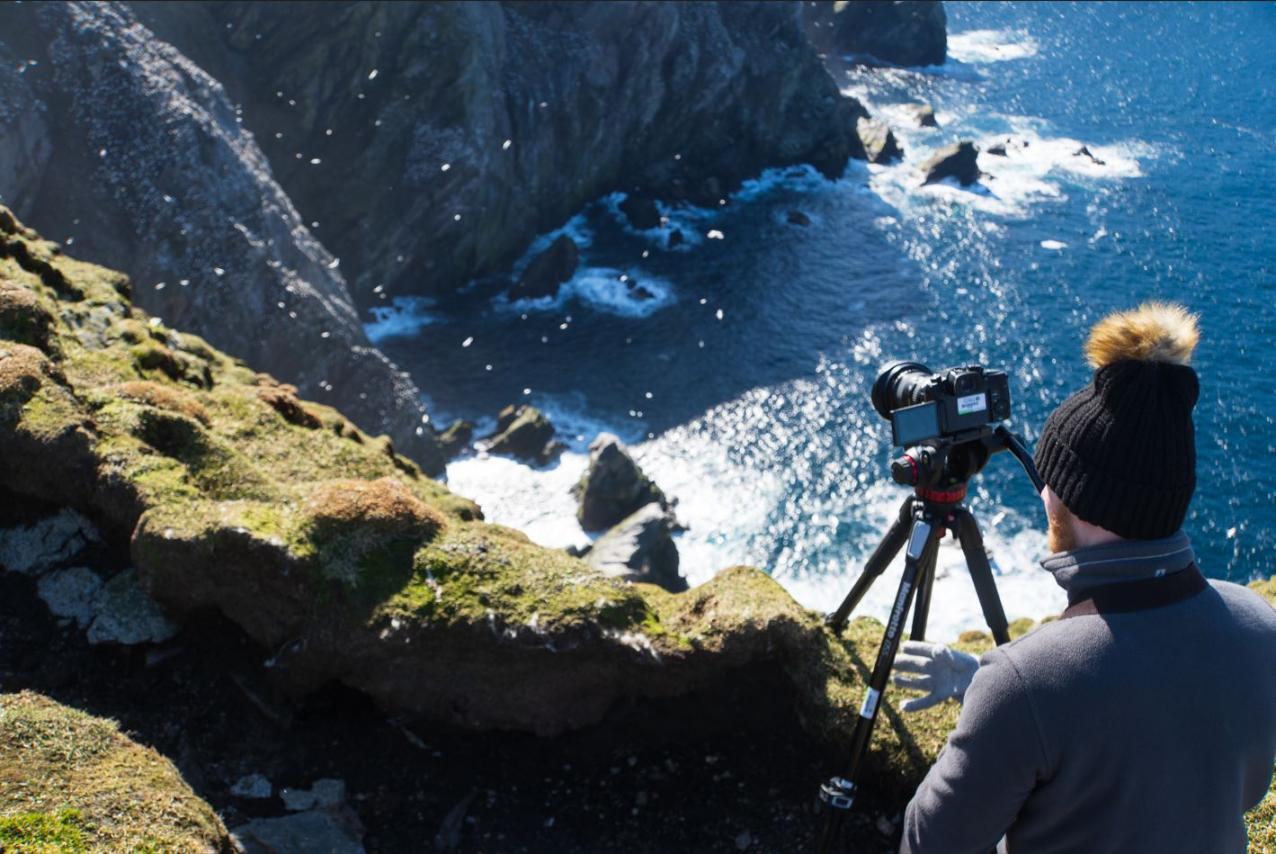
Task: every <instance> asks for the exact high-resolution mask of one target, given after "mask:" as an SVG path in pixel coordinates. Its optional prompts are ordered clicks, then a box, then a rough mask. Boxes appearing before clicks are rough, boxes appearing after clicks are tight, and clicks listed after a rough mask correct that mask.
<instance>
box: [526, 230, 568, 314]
mask: <svg viewBox="0 0 1276 854" xmlns="http://www.w3.org/2000/svg"><path fill="white" fill-rule="evenodd" d="M579 263H580V250H579V249H578V248H577V246H576V242H575V241H574V240H572V239H571V238H570V237H568V236H567V235H565V234H560V235H559V236H558V237H557V238H555V240H554V242H553V243H551V244H550V245H549V247H548V248H547V249H546V250H545V251H544V252H542V253H541V254H539V255H537V256H536V257H535V258H533V259H532V262H531V263H530V264H528V265H527V269H526V270H524V271H523V275H522V276H521V277H520V278H519V280H518V283H517V284H516V285H514V287H512V288H510V296H511V297H513V298H514V299H540V298H542V297H552V296H556V295H557V294H558V287H559V285H561V284H563V282H567V281H570V280H571V277H572V276H574V275H575V274H576V266H577V265H578V264H579Z"/></svg>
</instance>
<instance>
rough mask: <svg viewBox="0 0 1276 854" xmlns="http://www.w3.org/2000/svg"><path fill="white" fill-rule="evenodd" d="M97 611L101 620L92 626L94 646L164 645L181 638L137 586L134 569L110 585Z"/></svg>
mask: <svg viewBox="0 0 1276 854" xmlns="http://www.w3.org/2000/svg"><path fill="white" fill-rule="evenodd" d="M93 607H94V610H95V611H96V612H97V616H96V617H94V619H93V624H92V625H91V626H89V635H88V636H89V643H91V644H100V643H118V644H122V645H124V646H132V645H133V644H139V643H163V642H164V641H166V640H168V639H169V638H171V637H173V636H174V635H175V634H177V627H176V626H174V625H173V623H172V622H170V621H169V619H168V617H166V616H165V615H164V612H163V611H162V610H160V607H159V605H157V604H155V600H153V599H152V598H151V597H150V596H149V595H147V593H146V591H145V590H143V589H142V588H141V585H139V584H138V583H137V570H134V569H126V570H125V571H124V572H121V573H120V574H119V575H117V576H115V577H114V578H112V579H111V580H110V581H108V582H107V583H106V586H105V587H103V588H102V591H101V593H99V594H98V596H97V598H96V599H95V601H94V606H93Z"/></svg>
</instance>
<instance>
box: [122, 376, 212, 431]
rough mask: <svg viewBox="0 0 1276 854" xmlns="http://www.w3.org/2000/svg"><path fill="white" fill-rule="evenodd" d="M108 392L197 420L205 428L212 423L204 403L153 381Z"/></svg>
mask: <svg viewBox="0 0 1276 854" xmlns="http://www.w3.org/2000/svg"><path fill="white" fill-rule="evenodd" d="M106 392H107V393H108V394H110V393H113V394H115V395H118V396H119V397H122V398H124V399H125V400H131V401H133V402H134V403H144V404H146V405H147V406H154V407H156V408H158V409H167V410H168V411H170V412H179V413H181V414H182V415H185V416H187V417H188V418H193V419H195V420H196V421H198V422H199V423H200V424H203V425H204V426H205V427H207V426H209V425H210V424H211V423H212V421H211V420H210V419H209V417H208V410H207V409H205V408H204V405H203V404H202V403H200V402H199V401H198V400H196V399H195V398H194V397H193V396H192V395H190V394H188V393H187V392H185V391H182V390H181V389H179V388H176V387H174V386H170V385H161V384H159V383H157V382H152V381H151V380H134V381H132V382H126V383H120V384H119V385H116V386H111V387H109V388H107V389H106Z"/></svg>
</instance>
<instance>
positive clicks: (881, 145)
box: [855, 118, 904, 163]
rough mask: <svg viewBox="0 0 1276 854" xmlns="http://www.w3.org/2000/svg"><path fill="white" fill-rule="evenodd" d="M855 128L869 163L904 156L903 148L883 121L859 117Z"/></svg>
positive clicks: (886, 161) (887, 161)
mask: <svg viewBox="0 0 1276 854" xmlns="http://www.w3.org/2000/svg"><path fill="white" fill-rule="evenodd" d="M855 128H856V132H857V133H859V136H860V143H861V144H862V145H863V146H864V153H865V155H866V156H867V157H868V162H869V163H891V162H893V161H895V160H899V159H900V158H901V157H903V156H904V150H903V149H902V148H900V147H899V143H898V142H897V141H896V140H895V134H894V133H892V132H891V129H890V128H889V127H888V126H887V125H886V123H885V122H879V121H875V120H873V119H866V118H861V119H860V120H859V122H858V123H857V124H856V125H855Z"/></svg>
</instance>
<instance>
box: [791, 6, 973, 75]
mask: <svg viewBox="0 0 1276 854" xmlns="http://www.w3.org/2000/svg"><path fill="white" fill-rule="evenodd" d="M801 6H802V15H803V19H804V21H805V23H806V25H807V32H808V33H809V34H810V35H811V38H812V41H814V42H815V44H817V45H819V46H821V48H822V49H824V50H825V51H827V52H829V53H839V54H855V55H856V56H857V57H859V58H862V59H864V60H866V61H870V62H880V63H886V64H889V65H942V64H943V62H944V60H945V59H946V57H947V53H948V16H947V14H946V13H945V12H944V4H943V3H941V2H939V0H902V2H901V1H900V0H895V2H891V0H852V2H849V3H848V2H844V0H843V2H834V0H818V2H804V3H802V4H801ZM816 25H818V26H816Z"/></svg>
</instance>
